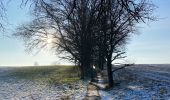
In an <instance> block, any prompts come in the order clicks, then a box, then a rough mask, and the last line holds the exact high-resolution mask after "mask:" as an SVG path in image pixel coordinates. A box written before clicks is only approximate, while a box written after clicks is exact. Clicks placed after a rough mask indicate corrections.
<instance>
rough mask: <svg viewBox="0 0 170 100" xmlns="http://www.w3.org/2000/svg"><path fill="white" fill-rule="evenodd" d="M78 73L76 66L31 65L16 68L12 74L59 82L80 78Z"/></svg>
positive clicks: (52, 82) (73, 80) (53, 82)
mask: <svg viewBox="0 0 170 100" xmlns="http://www.w3.org/2000/svg"><path fill="white" fill-rule="evenodd" d="M78 73H79V72H78V70H77V69H76V66H31V67H18V68H15V69H14V71H13V72H11V73H10V76H14V77H17V78H23V79H29V80H38V81H45V82H49V83H50V84H58V83H73V82H76V81H78V80H80V78H79V77H78Z"/></svg>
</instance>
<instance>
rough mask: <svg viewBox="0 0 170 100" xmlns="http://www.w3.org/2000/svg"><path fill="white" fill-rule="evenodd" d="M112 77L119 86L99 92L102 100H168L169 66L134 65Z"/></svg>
mask: <svg viewBox="0 0 170 100" xmlns="http://www.w3.org/2000/svg"><path fill="white" fill-rule="evenodd" d="M114 76H115V80H116V82H119V84H117V85H116V86H115V87H113V88H112V89H110V90H105V91H104V90H101V91H100V95H101V97H102V100H170V65H135V66H133V67H129V68H126V69H125V70H122V71H119V72H117V73H115V74H114Z"/></svg>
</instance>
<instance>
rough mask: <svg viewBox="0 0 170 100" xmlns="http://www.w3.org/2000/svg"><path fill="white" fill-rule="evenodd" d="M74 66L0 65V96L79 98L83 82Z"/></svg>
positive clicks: (16, 99) (7, 99) (5, 99)
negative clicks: (1, 66) (0, 66)
mask: <svg viewBox="0 0 170 100" xmlns="http://www.w3.org/2000/svg"><path fill="white" fill-rule="evenodd" d="M78 74H79V73H78V70H77V69H76V67H74V66H37V67H8V68H5V67H4V68H0V84H1V85H0V100H56V99H57V100H60V99H62V98H66V99H72V100H74V99H82V98H84V96H85V93H86V85H87V82H84V81H81V80H80V78H79V77H78Z"/></svg>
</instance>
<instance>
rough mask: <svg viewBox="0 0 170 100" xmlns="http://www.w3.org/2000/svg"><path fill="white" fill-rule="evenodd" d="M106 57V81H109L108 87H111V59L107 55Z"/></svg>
mask: <svg viewBox="0 0 170 100" xmlns="http://www.w3.org/2000/svg"><path fill="white" fill-rule="evenodd" d="M108 58H109V59H107V73H108V82H109V87H113V75H112V61H111V56H109V57H108Z"/></svg>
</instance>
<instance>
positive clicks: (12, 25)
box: [0, 0, 170, 66]
mask: <svg viewBox="0 0 170 100" xmlns="http://www.w3.org/2000/svg"><path fill="white" fill-rule="evenodd" d="M152 1H153V3H154V4H155V5H156V6H157V7H158V8H157V9H156V10H155V11H154V15H155V16H157V17H158V21H154V22H149V23H147V24H139V25H138V26H139V27H140V28H139V29H138V32H139V34H137V35H134V36H132V37H131V39H130V41H129V42H128V44H127V50H126V51H127V58H126V59H125V60H123V61H124V62H125V63H126V62H127V63H136V64H170V9H169V5H170V0H152ZM20 2H21V0H11V2H10V3H7V4H5V5H6V6H7V13H6V16H7V20H8V24H6V27H7V28H6V31H5V32H4V33H2V32H1V33H0V34H1V35H0V66H27V65H28V66H30V65H34V63H35V62H38V64H39V65H49V64H54V63H56V64H71V63H69V62H68V61H65V60H61V59H59V58H57V56H56V55H55V54H54V53H52V52H50V51H47V50H44V51H41V52H40V53H38V54H36V55H35V54H34V53H31V54H28V53H27V52H25V46H24V43H23V41H22V40H20V39H18V38H13V37H11V34H13V33H14V32H15V29H16V28H17V27H18V26H19V25H21V24H24V23H27V22H29V21H30V20H31V18H32V17H31V14H30V11H29V10H30V9H29V7H22V8H21V7H20ZM2 34H5V35H8V36H9V37H6V36H3V35H2Z"/></svg>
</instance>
